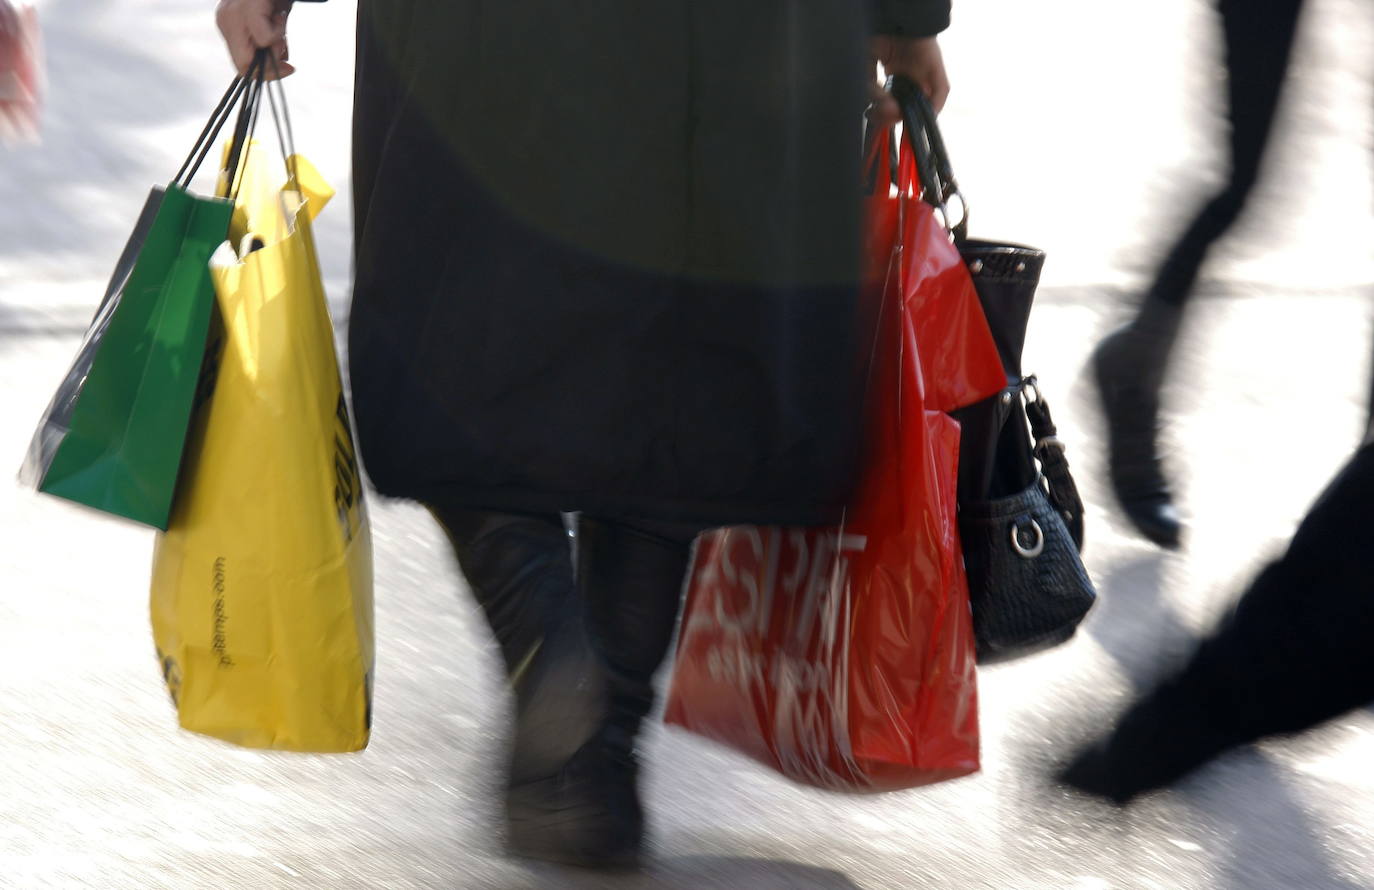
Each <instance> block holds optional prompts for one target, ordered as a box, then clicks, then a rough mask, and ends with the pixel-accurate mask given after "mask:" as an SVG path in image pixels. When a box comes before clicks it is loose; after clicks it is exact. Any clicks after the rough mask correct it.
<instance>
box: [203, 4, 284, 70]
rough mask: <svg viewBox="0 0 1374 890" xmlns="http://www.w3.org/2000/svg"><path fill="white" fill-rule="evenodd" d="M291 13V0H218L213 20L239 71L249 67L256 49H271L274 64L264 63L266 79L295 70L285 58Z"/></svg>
mask: <svg viewBox="0 0 1374 890" xmlns="http://www.w3.org/2000/svg"><path fill="white" fill-rule="evenodd" d="M290 12H291V0H219V7H218V8H216V9H215V23H216V24H217V25H219V32H220V33H221V34H223V35H224V43H225V45H227V46H228V47H229V56H230V57H231V58H232V59H233V60H234V67H235V68H237V69H238V72H239V74H243V73H244V72H246V71H247V70H248V65H249V63H251V62H252V61H253V54H254V53H255V52H257V51H258V50H259V49H271V50H272V54H273V55H274V56H275V57H276V60H277V64H276V66H275V67H273V66H272V65H268V66H267V72H266V76H267V79H268V80H271V79H273V78H274V77H276V76H277V75H278V74H280V75H281V76H282V77H285V76H286V75H288V74H290V73H291V72H293V71H295V70H296V69H295V68H293V67H292V66H291V65H290V64H289V63H288V62H287V61H286V58H287V49H286V17H287V15H288V14H289V13H290Z"/></svg>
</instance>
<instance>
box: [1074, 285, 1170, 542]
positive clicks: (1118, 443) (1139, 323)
mask: <svg viewBox="0 0 1374 890" xmlns="http://www.w3.org/2000/svg"><path fill="white" fill-rule="evenodd" d="M1182 315H1183V310H1182V308H1181V307H1179V306H1172V305H1169V304H1167V303H1164V302H1162V301H1161V300H1158V299H1156V298H1153V297H1151V298H1147V299H1146V300H1145V303H1144V304H1143V306H1142V307H1141V310H1140V314H1139V315H1138V316H1137V317H1136V319H1135V321H1133V322H1132V323H1131V324H1129V325H1127V326H1126V327H1123V328H1121V329H1119V330H1117V331H1115V332H1113V333H1112V334H1110V335H1109V336H1107V337H1106V338H1105V339H1104V340H1103V341H1102V342H1101V343H1100V344H1098V347H1097V349H1096V350H1095V351H1094V352H1093V358H1092V364H1093V376H1094V379H1095V381H1096V383H1097V389H1098V394H1099V396H1100V397H1101V400H1102V410H1103V414H1104V415H1105V417H1106V419H1107V446H1108V451H1109V458H1108V466H1109V470H1110V474H1111V482H1112V490H1113V492H1114V493H1115V494H1116V498H1117V500H1118V501H1119V502H1120V504H1121V509H1122V510H1123V511H1124V512H1125V514H1126V517H1127V518H1128V519H1129V520H1130V521H1131V524H1132V525H1134V526H1135V527H1136V529H1138V530H1139V531H1140V533H1141V534H1143V535H1144V536H1145V537H1146V538H1148V539H1149V540H1151V541H1153V542H1154V543H1156V544H1158V545H1159V546H1161V547H1167V548H1170V549H1173V548H1177V547H1178V546H1179V545H1180V543H1181V540H1182V532H1183V524H1182V522H1181V521H1180V519H1179V516H1178V511H1177V509H1176V508H1175V507H1174V501H1173V493H1172V491H1171V490H1170V486H1169V482H1168V479H1167V478H1166V477H1165V475H1164V469H1163V466H1162V462H1161V461H1160V458H1159V442H1158V437H1159V397H1160V390H1161V389H1162V387H1163V384H1164V376H1165V373H1166V371H1167V368H1168V361H1169V355H1170V353H1171V352H1172V350H1173V346H1174V341H1175V340H1176V339H1177V336H1178V330H1179V324H1180V321H1181V319H1182Z"/></svg>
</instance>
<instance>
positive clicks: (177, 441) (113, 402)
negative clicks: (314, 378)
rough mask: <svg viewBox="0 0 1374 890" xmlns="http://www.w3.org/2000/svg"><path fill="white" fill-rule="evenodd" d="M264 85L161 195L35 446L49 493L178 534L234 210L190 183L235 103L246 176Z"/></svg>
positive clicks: (248, 94) (209, 127)
mask: <svg viewBox="0 0 1374 890" xmlns="http://www.w3.org/2000/svg"><path fill="white" fill-rule="evenodd" d="M260 86H261V71H260V69H259V70H256V71H250V73H249V75H247V76H246V77H243V78H236V79H235V81H234V83H233V84H232V85H231V86H230V88H229V90H228V92H226V93H225V94H224V97H223V98H222V99H221V100H220V104H219V106H218V107H217V108H216V109H215V113H214V114H213V115H211V118H210V121H209V123H207V124H206V126H205V129H204V130H203V131H202V133H201V138H200V139H199V140H198V141H197V142H196V145H195V147H194V148H193V149H192V150H191V154H190V156H189V157H188V158H187V159H186V163H185V164H183V165H182V168H181V170H180V171H179V172H178V173H177V175H176V177H175V178H174V179H173V181H172V182H171V184H169V185H168V186H166V188H154V189H153V190H152V193H151V194H150V196H149V198H148V201H147V203H146V204H145V205H144V209H143V212H142V214H141V215H140V218H139V222H138V224H137V225H136V226H135V228H134V233H133V235H132V236H131V238H130V239H129V243H128V244H127V246H126V247H125V249H124V253H123V255H122V256H121V258H120V261H119V263H118V264H117V265H116V267H115V272H114V275H113V277H112V278H111V280H110V284H109V287H108V288H107V290H106V293H105V298H104V300H102V302H101V304H100V308H99V309H98V310H97V311H96V315H95V319H94V320H93V321H92V323H91V326H90V328H89V329H88V330H87V332H86V337H85V339H84V340H83V341H82V344H81V349H80V351H79V352H78V354H77V358H76V361H75V362H74V363H73V365H72V368H71V370H70V371H69V372H68V373H67V376H66V377H65V378H64V379H63V381H62V384H61V386H59V387H58V391H57V394H56V395H55V396H54V397H53V400H52V402H51V403H50V404H49V406H48V410H47V411H46V412H45V414H44V416H43V419H42V421H41V422H40V423H39V425H38V429H37V431H36V432H35V433H34V437H33V441H32V443H31V445H30V446H29V452H28V455H27V457H26V459H25V461H24V466H23V468H22V469H21V470H20V478H21V480H23V481H25V482H26V483H27V484H30V485H33V486H34V487H36V488H37V489H38V490H39V491H42V492H46V493H48V494H54V495H57V496H59V497H63V498H66V499H68V500H71V501H75V502H77V503H79V504H85V505H86V506H89V507H94V508H95V509H97V510H102V511H104V512H106V513H112V514H114V515H117V516H124V517H127V518H129V519H133V520H136V521H138V522H142V523H145V524H147V525H151V526H154V527H156V528H161V529H165V528H166V527H167V518H168V515H169V514H170V512H171V505H172V496H173V493H174V491H175V489H176V481H177V474H178V472H179V471H180V467H181V455H182V451H183V449H184V447H185V443H186V434H187V429H188V426H189V423H190V418H191V413H192V408H193V403H194V401H195V398H196V389H197V381H198V379H199V377H200V373H201V365H202V362H203V361H204V358H205V353H206V338H207V333H208V331H209V326H210V320H211V316H212V314H213V313H214V311H215V308H214V307H215V292H214V285H213V284H212V283H211V280H210V273H209V260H210V254H211V253H213V252H214V250H215V248H217V247H218V246H219V245H220V244H222V243H223V242H224V239H225V238H226V237H227V235H228V231H229V221H230V216H231V214H232V213H233V207H234V202H233V200H232V199H231V198H223V197H214V198H206V197H201V196H198V195H195V194H193V193H192V192H191V191H190V190H189V184H190V180H191V178H192V177H193V176H194V175H195V172H196V169H197V168H198V167H199V166H200V163H201V162H202V161H203V160H204V158H205V155H206V153H207V152H208V151H209V149H210V146H211V145H213V143H214V141H215V139H216V138H217V136H218V134H219V131H220V129H221V128H222V127H223V126H224V124H225V123H226V122H227V121H228V120H229V119H230V117H232V116H233V114H234V110H235V107H236V106H238V108H239V110H238V123H237V125H236V127H235V133H234V136H235V139H234V145H235V146H236V148H235V150H234V151H232V152H231V153H230V158H229V163H228V164H227V165H226V167H225V169H226V170H232V171H236V170H237V169H238V161H239V156H240V153H241V147H242V145H243V144H244V140H245V139H246V137H247V135H248V131H249V129H251V123H252V117H253V115H252V114H251V110H252V107H253V105H252V103H253V100H254V99H255V93H256V91H257V90H258V89H260ZM228 183H229V179H228V177H225V178H224V179H222V180H221V187H220V188H219V189H218V190H217V191H219V192H224V193H227V192H228V191H229V188H228V187H227V185H228Z"/></svg>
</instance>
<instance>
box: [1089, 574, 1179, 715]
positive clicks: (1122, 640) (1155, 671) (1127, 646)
mask: <svg viewBox="0 0 1374 890" xmlns="http://www.w3.org/2000/svg"><path fill="white" fill-rule="evenodd" d="M1165 558H1166V557H1165V556H1164V554H1162V553H1149V554H1146V555H1143V556H1140V557H1138V558H1136V559H1130V560H1123V561H1121V562H1117V563H1115V564H1114V565H1113V567H1112V568H1111V569H1110V570H1109V571H1108V572H1107V573H1106V574H1105V575H1103V574H1101V573H1099V576H1098V578H1097V591H1098V594H1099V597H1098V603H1097V606H1096V607H1095V608H1094V609H1093V612H1092V614H1091V615H1090V616H1089V618H1088V621H1087V622H1086V623H1085V625H1084V627H1083V631H1082V632H1083V633H1085V634H1086V635H1087V636H1089V637H1091V638H1092V639H1093V640H1095V641H1096V642H1097V643H1098V645H1100V646H1101V647H1102V648H1103V649H1104V650H1105V651H1106V653H1107V654H1108V655H1110V656H1111V658H1112V659H1113V660H1114V661H1116V663H1117V665H1118V666H1120V668H1121V671H1122V673H1123V674H1124V675H1125V676H1126V677H1127V678H1128V679H1129V680H1130V683H1131V687H1132V692H1133V694H1139V693H1141V692H1144V691H1145V690H1146V689H1148V688H1150V687H1151V686H1153V685H1154V682H1155V681H1156V680H1157V679H1159V678H1160V677H1161V676H1162V674H1163V673H1164V671H1165V670H1167V669H1168V667H1170V666H1172V665H1174V664H1177V663H1178V662H1181V661H1182V660H1183V658H1185V657H1186V656H1187V654H1188V653H1189V652H1190V651H1191V650H1192V648H1193V645H1194V644H1195V643H1196V641H1197V638H1196V637H1195V636H1194V635H1193V634H1192V633H1191V632H1190V631H1189V630H1188V629H1187V628H1186V627H1185V626H1184V625H1183V623H1182V622H1181V621H1179V619H1178V616H1177V615H1175V614H1174V612H1173V610H1172V609H1171V608H1169V606H1168V605H1167V604H1166V603H1165V602H1164V599H1163V597H1162V596H1161V593H1162V592H1163V585H1164V560H1165ZM1104 728H1105V727H1104Z"/></svg>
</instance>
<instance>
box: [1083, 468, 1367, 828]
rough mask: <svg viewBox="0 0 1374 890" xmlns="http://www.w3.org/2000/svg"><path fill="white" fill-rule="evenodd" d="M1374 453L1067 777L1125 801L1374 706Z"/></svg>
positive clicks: (1343, 478) (1343, 477) (1340, 480)
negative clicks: (1259, 744) (1245, 748)
mask: <svg viewBox="0 0 1374 890" xmlns="http://www.w3.org/2000/svg"><path fill="white" fill-rule="evenodd" d="M1371 518H1374V445H1364V446H1362V447H1361V448H1360V449H1359V450H1358V451H1357V452H1356V453H1355V456H1354V457H1353V458H1351V460H1350V462H1349V463H1348V464H1347V465H1346V466H1345V468H1344V469H1343V470H1342V471H1341V472H1340V474H1339V475H1337V476H1336V478H1335V479H1334V480H1333V481H1332V483H1331V484H1330V486H1328V488H1327V490H1326V492H1325V493H1324V494H1323V495H1322V496H1321V498H1320V499H1318V501H1317V503H1316V504H1315V505H1314V506H1313V507H1312V509H1311V510H1310V511H1309V512H1308V514H1307V516H1306V517H1305V518H1304V519H1303V521H1302V524H1301V525H1300V526H1299V527H1298V531H1297V533H1296V534H1295V535H1294V536H1293V541H1292V543H1291V544H1290V545H1289V547H1288V550H1287V552H1286V553H1284V555H1283V557H1282V558H1280V559H1278V560H1277V561H1275V562H1273V563H1271V564H1270V565H1269V566H1267V567H1266V568H1265V569H1264V571H1263V572H1261V573H1260V575H1259V577H1258V578H1256V579H1255V581H1254V583H1253V584H1251V586H1250V588H1249V589H1248V590H1247V591H1246V592H1245V595H1244V596H1243V597H1242V598H1241V599H1240V601H1239V603H1238V604H1237V606H1236V609H1235V611H1234V612H1233V613H1232V614H1231V615H1229V616H1228V617H1227V618H1226V620H1225V621H1223V622H1222V624H1221V626H1220V627H1219V628H1218V629H1217V631H1216V632H1215V633H1214V634H1213V635H1212V636H1211V637H1210V638H1208V639H1207V640H1206V641H1204V642H1203V643H1202V644H1201V645H1200V646H1199V647H1198V649H1197V651H1196V652H1195V653H1194V654H1193V656H1192V658H1191V659H1190V660H1189V662H1188V664H1187V665H1186V666H1185V667H1184V668H1183V670H1182V671H1180V672H1179V673H1178V674H1176V675H1175V676H1173V677H1171V678H1170V679H1168V680H1167V681H1165V682H1164V683H1162V684H1160V685H1159V686H1158V687H1156V688H1155V689H1154V690H1153V691H1152V692H1150V693H1149V694H1148V695H1146V696H1145V697H1144V698H1143V699H1141V700H1140V702H1138V703H1137V704H1136V705H1134V706H1133V707H1132V708H1131V709H1130V710H1129V711H1127V713H1126V714H1125V716H1124V717H1122V719H1121V720H1120V721H1119V723H1118V725H1117V727H1116V729H1115V730H1113V732H1112V733H1111V734H1110V735H1109V736H1108V737H1107V738H1105V739H1104V740H1103V741H1101V742H1099V743H1097V744H1096V745H1094V746H1092V747H1090V748H1088V749H1087V750H1086V751H1084V752H1083V753H1082V754H1081V755H1080V756H1079V757H1078V759H1077V760H1076V761H1075V762H1074V763H1073V764H1072V765H1071V766H1070V767H1069V768H1068V769H1067V770H1066V771H1065V773H1064V775H1063V778H1064V780H1065V781H1066V782H1067V783H1068V784H1070V785H1072V786H1075V787H1077V788H1079V789H1081V790H1084V791H1088V792H1091V793H1094V794H1099V795H1102V796H1104V797H1110V798H1112V799H1114V800H1116V801H1118V802H1125V801H1127V800H1129V799H1130V798H1132V797H1134V796H1135V795H1137V794H1141V793H1143V792H1146V791H1150V790H1152V789H1155V788H1161V787H1164V786H1166V785H1169V784H1171V783H1173V782H1174V781H1176V780H1178V779H1179V778H1181V777H1182V776H1184V775H1186V774H1188V773H1189V772H1191V771H1192V770H1194V769H1196V768H1198V767H1200V766H1202V765H1203V764H1205V763H1207V762H1208V761H1210V760H1211V759H1212V758H1214V757H1216V756H1217V755H1218V754H1220V753H1222V752H1223V751H1226V750H1228V749H1230V748H1233V747H1235V746H1237V745H1242V744H1245V743H1247V742H1252V741H1255V740H1257V739H1260V738H1263V737H1265V736H1268V735H1273V734H1276V733H1292V732H1300V731H1302V730H1304V729H1307V728H1309V727H1312V726H1315V725H1317V724H1318V723H1321V722H1322V721H1325V720H1328V719H1330V718H1332V717H1336V716H1338V715H1340V714H1343V713H1345V712H1346V711H1348V710H1350V709H1352V708H1356V707H1359V706H1361V705H1363V704H1365V703H1367V702H1369V701H1370V700H1374V548H1371V547H1370V546H1369V532H1368V529H1369V527H1370V520H1371Z"/></svg>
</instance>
